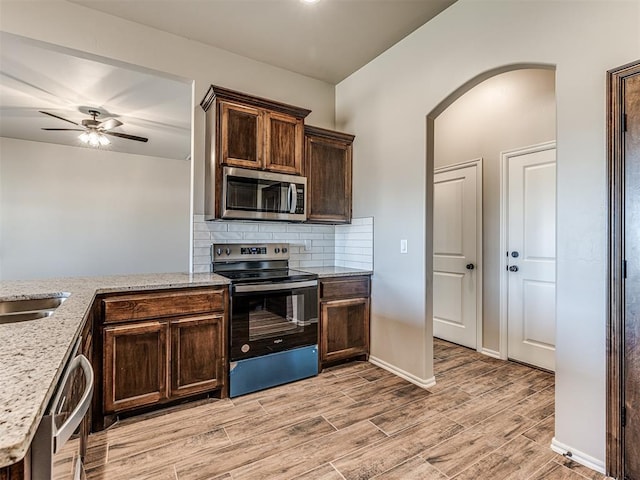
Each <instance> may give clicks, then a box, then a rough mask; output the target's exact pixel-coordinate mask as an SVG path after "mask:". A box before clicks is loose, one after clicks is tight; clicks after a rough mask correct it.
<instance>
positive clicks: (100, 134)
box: [40, 109, 149, 147]
mask: <svg viewBox="0 0 640 480" xmlns="http://www.w3.org/2000/svg"><path fill="white" fill-rule="evenodd" d="M40 113H43V114H44V115H49V116H50V117H53V118H57V119H59V120H63V121H65V122H68V123H72V124H74V125H77V126H78V127H81V128H43V129H42V130H49V131H56V132H60V131H72V132H82V133H81V134H80V136H79V137H78V138H79V139H80V140H81V141H82V142H84V143H87V144H89V145H91V146H92V147H99V146H104V145H109V143H111V142H109V139H108V138H107V137H106V135H110V136H112V137H119V138H125V139H127V140H135V141H137V142H148V141H149V139H148V138H144V137H138V136H136V135H128V134H126V133H119V132H112V131H111V130H112V129H113V128H116V127H119V126H120V125H122V122H121V121H119V120H116V119H115V118H108V119H106V120H104V121H99V120H98V117H99V116H100V115H101V113H102V112H100V111H99V110H93V109H89V110H87V111H86V113H88V114H89V115H91V117H92V118H86V119H84V120H82V123H81V124H80V123H76V122H74V121H73V120H69V119H67V118H64V117H61V116H59V115H55V114H53V113H49V112H45V111H42V110H40Z"/></svg>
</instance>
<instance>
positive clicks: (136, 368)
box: [92, 286, 229, 430]
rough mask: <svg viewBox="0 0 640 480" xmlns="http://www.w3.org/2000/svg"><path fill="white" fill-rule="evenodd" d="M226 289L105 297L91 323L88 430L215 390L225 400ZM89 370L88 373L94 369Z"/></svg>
mask: <svg viewBox="0 0 640 480" xmlns="http://www.w3.org/2000/svg"><path fill="white" fill-rule="evenodd" d="M228 298H229V292H228V287H226V286H225V287H208V288H185V289H180V290H163V291H156V292H140V293H127V294H123V295H117V294H116V295H109V296H105V297H103V298H101V299H100V301H99V305H100V308H101V310H99V311H98V312H99V313H98V315H96V318H97V319H96V320H95V321H94V338H93V345H94V347H93V350H94V352H93V358H94V364H96V365H98V366H99V368H98V369H96V370H97V373H96V375H97V377H98V378H101V381H100V382H99V383H98V384H97V385H96V392H97V393H96V394H97V398H96V401H95V402H94V404H93V407H94V415H93V422H92V424H93V427H94V429H95V430H100V429H102V428H104V427H106V426H108V425H110V424H111V423H113V421H115V419H116V416H117V415H119V414H120V413H126V414H127V415H131V414H135V412H136V411H137V410H138V409H142V408H144V409H149V408H153V407H154V406H156V405H162V404H166V403H169V402H172V401H180V400H182V399H183V398H186V397H188V396H191V395H198V394H205V393H206V394H208V393H209V392H213V391H217V392H218V395H219V396H220V397H224V396H226V375H225V372H226V368H225V366H226V354H225V351H226V342H225V338H226V320H227V310H226V309H227V304H228ZM94 369H95V368H94Z"/></svg>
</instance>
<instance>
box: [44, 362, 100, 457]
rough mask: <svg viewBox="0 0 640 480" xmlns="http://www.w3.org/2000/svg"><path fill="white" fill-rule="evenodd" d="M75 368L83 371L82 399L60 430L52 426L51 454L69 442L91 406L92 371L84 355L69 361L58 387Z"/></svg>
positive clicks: (57, 398)
mask: <svg viewBox="0 0 640 480" xmlns="http://www.w3.org/2000/svg"><path fill="white" fill-rule="evenodd" d="M76 368H82V370H83V371H84V378H85V385H84V392H83V393H82V397H81V398H80V401H79V402H78V405H76V408H74V410H73V412H71V414H70V415H69V417H68V418H67V419H66V420H65V422H64V423H63V424H62V425H61V426H60V428H56V427H55V424H54V426H53V430H54V432H53V435H52V436H53V453H58V452H59V451H60V449H61V448H62V446H63V445H64V444H65V443H67V440H69V438H70V437H71V435H73V432H75V430H76V428H78V425H80V424H81V423H82V419H83V418H84V416H85V415H86V413H87V411H88V410H89V406H90V405H91V397H92V395H93V369H92V368H91V363H89V360H87V357H85V356H84V355H78V356H77V357H75V358H74V359H73V360H72V361H71V364H70V365H69V368H68V369H67V373H66V375H65V376H64V379H63V380H62V383H61V384H60V385H65V384H66V383H67V380H68V379H69V376H70V375H71V374H72V373H73V371H74V370H75V369H76ZM61 393H62V390H61V391H60V392H59V393H58V396H57V397H56V401H55V402H54V405H56V408H58V407H57V406H58V405H59V402H60V394H61ZM53 414H54V415H55V412H53Z"/></svg>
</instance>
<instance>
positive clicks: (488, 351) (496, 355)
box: [480, 348, 503, 360]
mask: <svg viewBox="0 0 640 480" xmlns="http://www.w3.org/2000/svg"><path fill="white" fill-rule="evenodd" d="M480 353H482V354H483V355H486V356H487V357H492V358H497V359H498V360H503V358H502V357H501V356H500V352H496V351H495V350H491V349H489V348H483V349H482V350H480Z"/></svg>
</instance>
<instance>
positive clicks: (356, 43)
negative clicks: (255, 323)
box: [0, 0, 455, 159]
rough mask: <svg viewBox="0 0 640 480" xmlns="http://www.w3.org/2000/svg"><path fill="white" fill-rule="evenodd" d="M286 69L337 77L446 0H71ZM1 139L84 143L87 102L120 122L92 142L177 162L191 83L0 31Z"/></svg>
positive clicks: (185, 143)
mask: <svg viewBox="0 0 640 480" xmlns="http://www.w3.org/2000/svg"><path fill="white" fill-rule="evenodd" d="M70 1H72V2H73V3H76V4H79V5H83V6H86V7H89V8H92V9H96V10H100V11H103V12H106V13H108V14H112V15H115V16H118V17H122V18H125V19H127V20H130V21H133V22H137V23H141V24H145V25H148V26H151V27H155V28H157V29H160V30H164V31H167V32H171V33H174V34H176V35H180V36H183V37H186V38H190V39H193V40H197V41H200V42H203V43H205V44H208V45H212V46H214V47H218V48H222V49H225V50H228V51H231V52H234V53H236V54H239V55H243V56H245V57H248V58H252V59H255V60H258V61H261V62H265V63H268V64H271V65H274V66H277V67H281V68H284V69H287V70H290V71H294V72H298V73H300V74H303V75H306V76H309V77H313V78H317V79H319V80H322V81H326V82H329V83H331V84H335V83H338V82H339V81H341V80H342V79H344V78H345V77H347V76H349V75H350V74H351V73H353V72H355V71H356V70H358V69H359V68H360V67H362V66H363V65H365V64H366V63H368V62H369V61H371V60H372V59H373V58H375V57H376V56H377V55H379V54H380V53H382V52H383V51H385V50H386V49H388V48H389V47H391V46H392V45H393V44H395V43H397V42H398V41H399V40H401V39H402V38H404V37H405V36H407V35H408V34H410V33H411V32H412V31H414V30H415V29H416V28H418V27H420V26H421V25H423V24H424V23H425V22H427V21H428V20H430V19H431V18H432V17H434V16H435V15H437V14H438V13H440V12H441V11H442V10H444V9H445V8H447V7H448V6H449V5H451V4H452V3H454V2H455V0H320V1H319V2H318V3H315V4H306V3H303V2H301V1H300V0H70ZM0 46H1V48H0V66H1V68H0V136H2V137H10V138H18V139H23V140H32V141H38V142H46V143H55V144H62V145H71V146H78V147H84V148H91V147H88V146H86V145H85V144H83V143H81V142H80V141H79V139H78V136H79V134H80V133H81V132H77V131H45V130H42V128H76V127H75V126H74V125H72V124H70V123H67V122H65V121H63V120H58V119H56V118H53V117H51V116H47V115H44V114H42V113H40V111H41V110H42V111H46V112H49V113H52V114H54V115H58V116H61V117H64V118H67V119H69V120H71V121H72V122H75V123H78V124H79V123H81V122H82V120H83V119H88V118H90V117H89V116H88V115H87V114H86V112H87V110H88V109H97V110H99V111H102V112H104V115H103V116H101V117H100V118H99V119H98V120H104V119H106V118H109V117H112V118H116V119H117V120H119V121H120V122H122V123H123V125H122V126H119V127H116V128H114V129H113V132H118V133H126V134H129V135H135V136H140V137H146V138H148V139H149V141H148V142H147V143H142V142H136V141H132V140H126V139H122V138H118V137H112V136H111V137H109V139H110V141H111V144H110V145H108V146H106V147H100V148H101V149H105V150H111V151H117V152H125V153H134V154H140V155H148V156H155V157H164V158H175V159H185V158H188V157H189V155H190V149H191V114H192V112H191V105H192V101H191V100H192V99H191V83H190V82H189V81H187V80H184V79H180V78H174V77H170V76H167V75H164V74H160V73H158V72H153V71H150V70H147V69H143V68H141V67H138V66H133V65H127V64H123V63H119V62H115V61H113V60H109V59H105V58H101V57H97V56H93V55H89V54H87V53H85V52H79V51H75V50H70V49H65V48H62V47H57V46H53V45H50V44H45V43H42V42H38V41H35V40H31V39H26V38H23V37H19V36H15V35H11V34H8V33H5V32H0Z"/></svg>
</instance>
